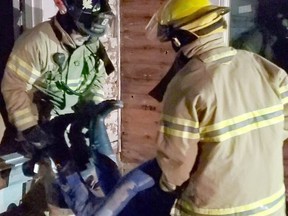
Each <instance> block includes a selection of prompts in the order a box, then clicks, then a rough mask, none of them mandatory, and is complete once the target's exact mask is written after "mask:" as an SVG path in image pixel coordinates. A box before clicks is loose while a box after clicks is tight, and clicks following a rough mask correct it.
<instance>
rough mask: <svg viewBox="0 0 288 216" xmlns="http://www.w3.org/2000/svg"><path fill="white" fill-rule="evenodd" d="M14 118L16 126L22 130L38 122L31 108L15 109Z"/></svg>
mask: <svg viewBox="0 0 288 216" xmlns="http://www.w3.org/2000/svg"><path fill="white" fill-rule="evenodd" d="M12 118H13V121H14V124H15V126H16V128H17V129H18V130H20V131H22V130H25V129H27V128H29V127H31V126H33V125H35V124H37V120H36V119H35V116H34V115H33V114H32V112H31V110H30V109H29V108H25V109H22V110H19V111H15V112H14V113H13V115H12Z"/></svg>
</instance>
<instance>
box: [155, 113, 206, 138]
mask: <svg viewBox="0 0 288 216" xmlns="http://www.w3.org/2000/svg"><path fill="white" fill-rule="evenodd" d="M161 123H162V126H161V127H160V132H162V133H163V134H166V135H171V136H175V137H181V138H183V139H199V138H200V134H199V122H196V121H191V120H188V119H183V118H176V117H173V116H170V115H165V114H163V115H162V119H161Z"/></svg>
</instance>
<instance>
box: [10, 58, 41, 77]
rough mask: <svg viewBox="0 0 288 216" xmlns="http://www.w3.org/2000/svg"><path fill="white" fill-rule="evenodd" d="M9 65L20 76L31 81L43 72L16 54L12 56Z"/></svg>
mask: <svg viewBox="0 0 288 216" xmlns="http://www.w3.org/2000/svg"><path fill="white" fill-rule="evenodd" d="M16 65H17V66H16ZM7 67H9V68H10V69H11V71H13V72H14V73H16V74H17V75H18V76H19V77H20V78H22V79H23V80H25V81H27V82H29V83H34V82H35V81H36V79H38V78H39V77H40V76H41V73H40V72H39V71H38V70H36V69H35V68H33V67H32V66H31V65H29V64H27V63H26V62H25V61H23V60H22V59H21V58H19V57H17V56H15V55H12V56H11V57H10V59H9V61H8V63H7Z"/></svg>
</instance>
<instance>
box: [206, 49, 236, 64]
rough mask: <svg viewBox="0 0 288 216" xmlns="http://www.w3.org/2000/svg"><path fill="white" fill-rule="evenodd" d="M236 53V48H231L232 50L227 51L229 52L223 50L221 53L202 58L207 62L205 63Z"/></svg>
mask: <svg viewBox="0 0 288 216" xmlns="http://www.w3.org/2000/svg"><path fill="white" fill-rule="evenodd" d="M236 54H237V51H236V50H230V51H227V52H223V53H219V54H215V55H212V56H209V57H208V58H204V59H202V61H203V62H205V63H209V62H213V61H217V60H219V59H222V58H227V57H229V56H234V55H236Z"/></svg>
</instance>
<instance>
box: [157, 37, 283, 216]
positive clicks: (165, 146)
mask: <svg viewBox="0 0 288 216" xmlns="http://www.w3.org/2000/svg"><path fill="white" fill-rule="evenodd" d="M180 52H183V54H184V55H185V56H186V57H188V58H190V60H189V61H188V63H187V64H186V65H185V66H184V67H183V68H182V69H181V70H180V71H178V72H177V74H176V75H175V77H174V78H173V79H172V81H171V82H170V83H169V85H168V87H167V90H166V92H165V95H164V100H163V103H164V104H163V115H162V120H161V130H160V136H159V142H158V144H159V147H158V152H157V160H158V163H159V164H160V166H161V168H162V170H163V176H162V186H163V187H165V186H167V185H168V186H169V187H170V188H171V187H172V188H173V187H174V186H181V185H182V187H183V189H182V190H183V191H182V192H181V195H180V197H179V198H178V199H177V201H176V202H175V205H174V207H173V209H172V211H171V215H184V216H185V215H199V216H203V215H205V216H206V215H213V216H215V215H217V216H219V215H225V216H236V215H237V216H242V215H243V216H246V215H255V216H256V215H257V216H258V215H259V216H260V215H273V216H284V215H285V187H284V175H283V156H282V147H283V141H284V140H285V139H286V138H287V129H288V121H287V115H288V106H287V103H288V78H287V74H286V72H285V71H284V70H282V69H281V68H279V67H278V66H276V65H275V64H273V63H271V62H270V61H267V60H266V59H264V58H262V57H261V56H259V55H257V54H254V53H251V52H248V51H243V50H236V49H234V48H232V47H227V46H225V45H224V42H223V36H222V34H214V35H210V36H207V37H203V38H200V39H197V40H196V41H194V42H192V43H191V44H189V45H186V46H184V47H183V48H182V49H181V50H180ZM184 185H185V187H184ZM169 187H168V188H169Z"/></svg>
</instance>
